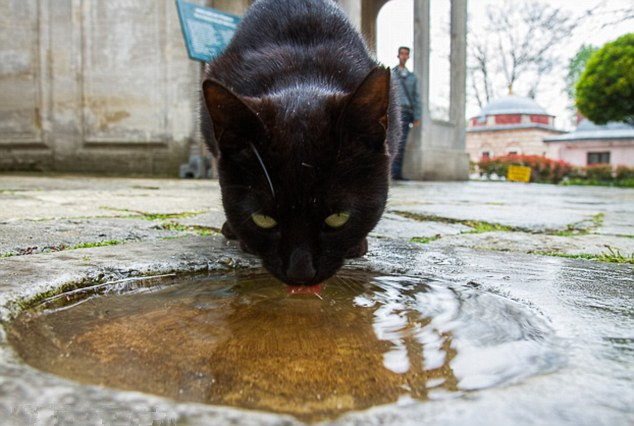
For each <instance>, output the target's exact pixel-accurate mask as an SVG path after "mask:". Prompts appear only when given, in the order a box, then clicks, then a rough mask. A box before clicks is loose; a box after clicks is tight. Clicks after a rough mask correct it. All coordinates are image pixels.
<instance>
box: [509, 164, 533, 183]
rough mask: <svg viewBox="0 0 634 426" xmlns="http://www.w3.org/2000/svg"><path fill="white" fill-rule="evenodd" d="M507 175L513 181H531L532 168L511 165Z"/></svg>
mask: <svg viewBox="0 0 634 426" xmlns="http://www.w3.org/2000/svg"><path fill="white" fill-rule="evenodd" d="M506 177H507V179H508V180H509V181H511V182H530V181H531V168H530V167H526V166H509V172H508V175H507V176H506Z"/></svg>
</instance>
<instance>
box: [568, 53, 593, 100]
mask: <svg viewBox="0 0 634 426" xmlns="http://www.w3.org/2000/svg"><path fill="white" fill-rule="evenodd" d="M597 50H599V48H598V47H595V46H592V45H587V44H583V45H581V47H580V48H579V50H578V51H577V53H576V54H575V56H573V57H572V58H571V59H570V61H569V62H568V73H567V74H566V93H568V96H569V97H570V99H571V100H572V101H573V102H574V100H575V98H576V97H577V91H576V90H575V87H576V86H577V82H578V81H579V78H580V77H581V73H583V71H584V70H585V69H586V63H587V62H588V59H590V57H591V56H592V54H594V52H596V51H597Z"/></svg>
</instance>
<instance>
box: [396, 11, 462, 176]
mask: <svg viewBox="0 0 634 426" xmlns="http://www.w3.org/2000/svg"><path fill="white" fill-rule="evenodd" d="M429 6H430V0H417V1H415V2H414V46H413V48H414V51H415V58H416V62H415V64H414V72H415V73H416V75H417V76H418V84H419V92H420V95H421V101H422V103H423V109H422V111H423V117H422V123H421V124H422V125H421V127H419V128H417V129H412V131H411V132H410V137H409V141H408V144H407V149H406V152H405V156H406V157H405V164H404V176H405V177H406V178H409V179H415V180H466V179H468V177H469V156H468V154H467V153H466V152H465V142H464V139H465V123H464V121H465V118H464V114H465V96H466V95H465V81H466V34H467V28H466V10H467V0H452V1H451V55H450V63H451V82H450V85H451V87H450V107H449V111H450V118H449V121H439V120H432V118H431V115H430V112H429V110H430V108H429V76H430V72H429V69H430V32H429V27H430V7H429Z"/></svg>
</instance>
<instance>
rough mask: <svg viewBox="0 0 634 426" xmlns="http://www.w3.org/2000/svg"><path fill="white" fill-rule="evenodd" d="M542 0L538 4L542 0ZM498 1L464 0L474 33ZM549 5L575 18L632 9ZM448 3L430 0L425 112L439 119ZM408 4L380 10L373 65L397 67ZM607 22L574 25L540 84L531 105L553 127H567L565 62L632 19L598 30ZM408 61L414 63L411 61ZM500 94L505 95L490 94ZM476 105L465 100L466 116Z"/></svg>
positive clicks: (624, 4) (626, 28) (608, 2)
mask: <svg viewBox="0 0 634 426" xmlns="http://www.w3.org/2000/svg"><path fill="white" fill-rule="evenodd" d="M507 1H510V2H511V3H518V4H519V3H520V2H521V1H523V0H507ZM542 1H544V0H542ZM503 3H504V0H468V8H469V26H470V28H472V29H474V30H477V29H481V28H483V27H484V25H485V24H486V14H485V10H486V7H487V6H489V5H490V6H496V5H502V4H503ZM547 3H548V4H549V5H550V6H552V7H557V8H560V9H562V10H569V11H570V12H572V13H573V14H574V15H575V16H576V15H579V14H581V13H582V12H583V11H586V10H588V9H595V8H596V6H597V5H598V4H600V3H601V4H602V5H603V8H602V10H616V9H627V8H630V9H634V0H575V1H570V0H548V2H547ZM449 5H450V2H449V1H448V0H431V16H432V22H431V28H430V34H431V45H432V52H431V56H432V57H431V59H430V60H431V63H430V73H431V76H430V78H431V81H430V98H431V101H430V108H431V109H432V113H433V114H432V115H436V116H438V117H439V118H440V117H442V114H443V113H442V110H443V108H446V107H448V104H449V100H448V98H449V84H448V82H449V64H448V55H449V31H448V28H449ZM413 8H414V3H413V0H391V1H389V2H388V3H387V4H386V5H385V6H384V7H383V9H382V10H381V12H380V14H379V18H378V23H377V29H378V34H377V56H378V59H379V61H381V62H383V63H384V64H386V65H389V66H394V65H396V64H397V63H398V60H397V59H396V52H397V49H398V46H401V45H406V46H411V45H412V43H413V38H414V29H413V19H412V15H413ZM612 20H613V18H611V17H610V16H606V15H604V14H603V15H598V16H596V15H595V16H592V17H590V18H588V19H586V20H585V21H584V23H583V24H582V25H581V26H579V27H578V28H577V29H576V30H575V32H574V34H573V37H571V38H570V39H569V41H568V42H567V43H566V44H565V45H564V46H562V48H561V55H562V57H563V68H562V69H561V70H560V71H559V72H558V75H553V77H552V78H550V79H547V80H543V83H542V85H541V88H540V93H539V94H538V95H537V98H536V100H537V102H538V103H539V104H540V105H541V106H542V107H544V108H545V109H546V110H547V111H548V112H549V113H551V114H553V115H555V116H556V117H557V118H556V122H555V123H556V126H557V127H560V128H566V129H569V128H570V126H571V124H570V120H569V115H570V114H569V112H568V111H567V110H566V107H567V105H568V98H567V96H566V94H565V92H564V90H565V82H564V75H565V72H566V70H567V68H566V67H567V64H568V60H569V59H570V58H571V57H572V56H574V54H575V53H576V52H577V50H578V49H579V47H580V46H581V45H582V44H584V43H585V44H592V45H595V46H602V45H603V44H604V43H606V42H608V41H612V40H614V39H616V38H618V37H619V36H620V35H623V34H626V33H628V32H632V31H634V21H632V20H630V21H626V22H622V23H620V24H618V25H611V26H608V27H605V28H602V24H603V23H604V22H606V21H608V22H612ZM412 60H415V58H414V57H412ZM408 68H410V69H412V68H413V61H410V62H409V63H408ZM496 95H498V96H503V95H505V93H499V94H496ZM478 111H479V107H478V105H477V103H475V100H471V99H470V98H469V97H467V117H471V116H474V115H476V114H477V113H478Z"/></svg>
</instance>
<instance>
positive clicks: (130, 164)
mask: <svg viewBox="0 0 634 426" xmlns="http://www.w3.org/2000/svg"><path fill="white" fill-rule="evenodd" d="M201 3H202V1H201ZM215 3H218V5H215ZM209 4H210V5H212V6H216V7H218V8H224V9H226V10H228V11H230V12H233V13H238V12H240V11H242V10H244V9H245V8H246V5H248V1H246V0H244V1H227V0H225V1H220V0H216V1H214V2H209ZM0 20H2V25H0V171H2V170H4V171H6V170H44V171H65V172H89V173H112V174H115V173H116V174H119V173H123V174H153V175H177V174H178V167H179V165H180V164H181V163H183V162H185V161H186V159H187V157H188V155H189V151H190V148H191V146H192V145H194V146H195V145H196V144H197V143H198V142H197V141H198V140H199V135H198V124H197V120H196V113H195V112H196V110H197V96H198V94H197V92H198V84H199V79H200V69H201V64H200V63H199V62H195V61H192V60H190V59H189V58H188V56H187V51H186V48H185V45H184V42H183V36H182V33H181V28H180V24H179V20H178V14H177V11H176V5H175V3H174V1H173V0H160V1H157V0H134V1H130V0H110V1H107V2H105V1H80V0H55V1H50V0H49V1H46V0H6V1H3V2H0Z"/></svg>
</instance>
